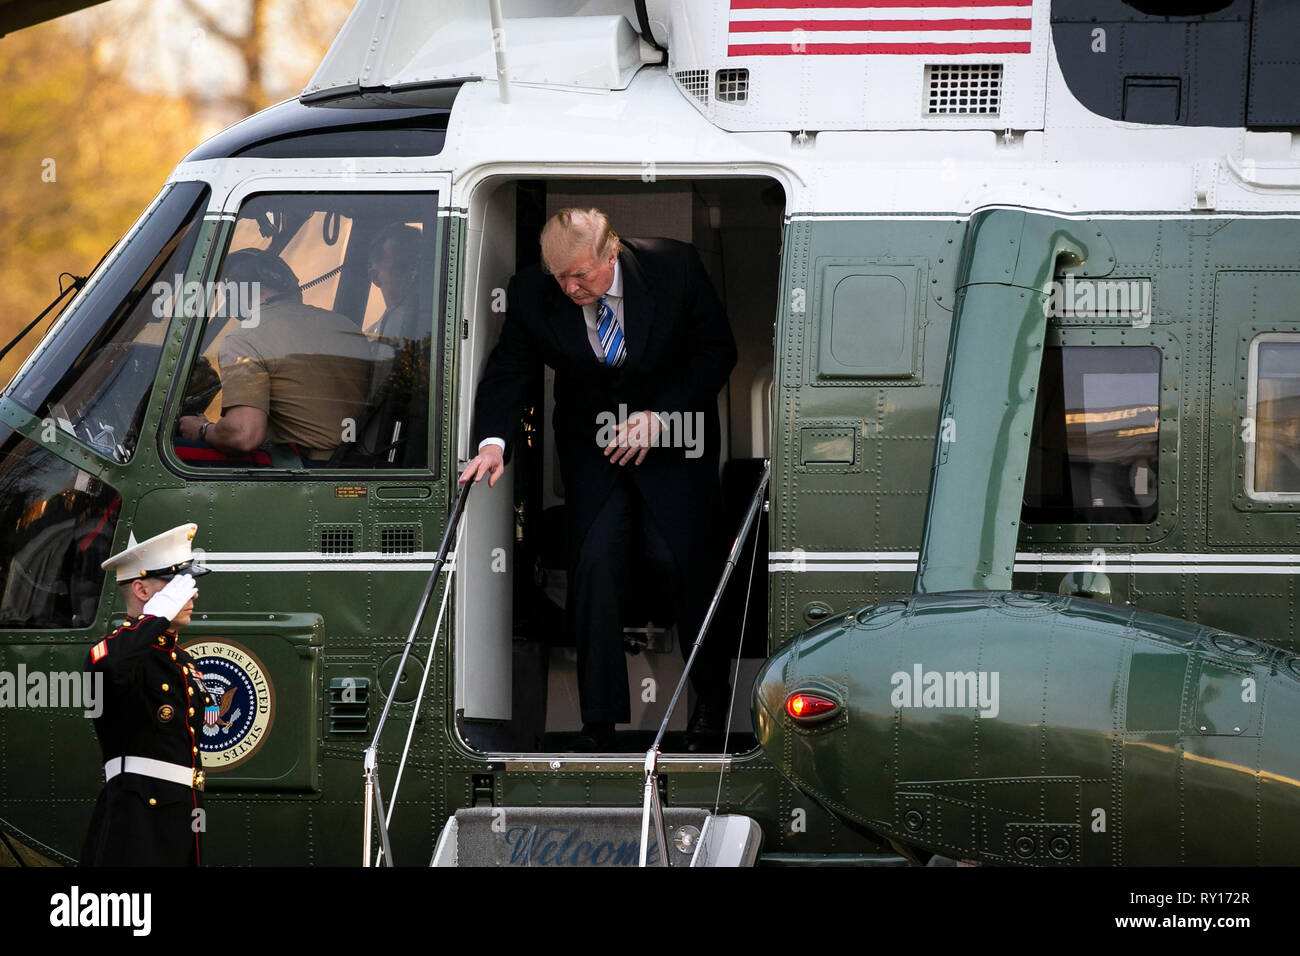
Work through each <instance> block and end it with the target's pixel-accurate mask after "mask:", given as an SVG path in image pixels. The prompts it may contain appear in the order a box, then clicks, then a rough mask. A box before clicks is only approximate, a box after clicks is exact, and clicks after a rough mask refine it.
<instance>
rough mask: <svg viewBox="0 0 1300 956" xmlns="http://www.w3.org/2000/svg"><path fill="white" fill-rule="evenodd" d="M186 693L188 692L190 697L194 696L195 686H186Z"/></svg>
mask: <svg viewBox="0 0 1300 956" xmlns="http://www.w3.org/2000/svg"><path fill="white" fill-rule="evenodd" d="M185 693H186V694H188V695H189V696H190V697H193V696H194V688H193V687H186V688H185Z"/></svg>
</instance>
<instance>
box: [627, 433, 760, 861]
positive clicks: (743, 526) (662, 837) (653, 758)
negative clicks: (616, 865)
mask: <svg viewBox="0 0 1300 956" xmlns="http://www.w3.org/2000/svg"><path fill="white" fill-rule="evenodd" d="M771 473H772V462H771V460H770V459H766V458H765V459H764V460H763V473H762V475H760V476H759V479H758V487H757V488H755V489H754V496H753V498H751V499H750V502H749V508H748V509H746V511H745V518H744V520H743V521H741V523H740V531H739V533H738V534H737V535H736V540H735V541H733V542H732V544H731V553H730V554H728V555H727V563H726V564H725V565H723V568H722V578H721V580H719V581H718V586H717V588H716V589H715V590H714V592H713V600H712V601H710V602H709V610H708V612H707V613H706V614H705V615H704V621H703V623H701V624H700V631H699V634H697V635H696V637H695V643H694V644H693V645H691V654H690V656H689V657H688V658H687V659H686V666H685V668H683V669H682V676H681V679H680V680H679V681H678V682H677V688H676V689H675V690H674V691H673V696H672V700H670V701H669V702H668V709H667V710H666V711H665V712H664V719H663V721H662V722H661V723H660V725H659V732H658V733H657V734H655V739H654V743H652V744H651V745H650V749H649V750H647V751H646V755H645V789H644V792H643V793H642V797H641V847H640V858H639V861H638V864H637V865H638V866H645V865H646V857H647V854H648V853H649V848H650V840H649V837H650V819H651V817H652V816H653V817H654V823H655V835H656V836H657V837H658V839H659V848H660V852H659V861H660V865H661V866H667V865H668V847H667V835H666V833H665V832H664V817H663V807H662V806H661V805H660V803H659V788H658V786H657V780H658V776H659V746H660V744H662V743H663V739H664V734H666V733H667V732H668V723H669V721H671V720H672V717H673V711H674V709H676V707H677V701H678V699H679V698H680V697H681V696H682V691H683V690H684V689H685V688H686V681H687V680H688V679H689V678H690V675H691V667H692V666H693V665H694V664H695V655H697V654H698V653H699V652H700V646H701V645H702V644H703V643H704V635H705V633H706V632H707V631H708V630H709V625H710V624H711V623H713V615H714V614H715V613H716V612H717V610H718V604H719V602H720V601H721V600H722V592H723V591H724V590H726V587H727V581H729V580H730V579H731V572H732V571H734V570H735V568H736V560H737V559H738V558H739V557H740V549H741V547H742V546H743V545H744V543H745V539H746V538H748V537H749V529H750V528H751V527H753V524H754V519H755V517H756V516H757V515H758V510H759V508H760V507H762V504H763V496H764V493H765V492H766V491H767V482H768V478H769V477H770V476H771ZM751 573H752V571H751Z"/></svg>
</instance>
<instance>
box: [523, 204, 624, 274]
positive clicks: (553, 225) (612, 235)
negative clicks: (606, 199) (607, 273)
mask: <svg viewBox="0 0 1300 956" xmlns="http://www.w3.org/2000/svg"><path fill="white" fill-rule="evenodd" d="M618 249H619V239H618V233H616V232H615V231H614V228H613V227H612V226H611V225H610V224H609V217H608V216H606V215H605V214H604V213H603V212H601V211H600V210H599V209H597V208H595V207H594V206H593V207H591V208H588V209H577V208H573V207H570V208H568V209H561V210H560V211H559V212H557V213H556V214H555V215H553V216H552V217H551V218H550V219H548V220H546V225H545V226H543V227H542V268H543V269H545V270H546V271H547V272H552V273H553V272H555V268H556V266H559V267H561V268H563V267H564V266H566V265H568V264H569V263H571V262H573V261H574V260H575V259H577V258H578V257H579V256H581V255H582V254H583V253H584V252H591V253H592V254H593V255H594V256H595V257H596V258H597V259H598V260H600V259H607V258H609V257H610V256H613V255H617V254H618Z"/></svg>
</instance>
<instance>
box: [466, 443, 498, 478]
mask: <svg viewBox="0 0 1300 956" xmlns="http://www.w3.org/2000/svg"><path fill="white" fill-rule="evenodd" d="M505 470H506V462H505V454H504V453H503V452H502V451H501V449H500V448H498V447H497V446H496V445H490V444H489V445H484V446H483V447H482V448H480V449H479V450H478V454H477V455H475V456H474V457H473V458H471V459H470V461H469V464H468V465H466V466H465V470H464V471H462V472H461V473H460V483H461V484H464V483H465V482H467V481H478V480H479V479H480V478H482V477H483V476H484V475H487V476H488V487H489V488H492V487H495V486H496V483H497V481H498V480H499V479H500V478H501V476H502V474H504V473H505Z"/></svg>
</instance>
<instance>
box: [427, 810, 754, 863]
mask: <svg viewBox="0 0 1300 956" xmlns="http://www.w3.org/2000/svg"><path fill="white" fill-rule="evenodd" d="M663 818H664V830H665V833H666V837H667V839H666V851H665V849H664V848H661V847H660V845H659V840H658V838H657V836H655V835H654V834H653V833H652V835H651V837H650V840H651V842H650V847H649V851H648V852H647V854H646V856H647V865H649V866H664V865H667V866H721V867H732V866H753V865H754V863H755V861H756V860H757V859H758V851H759V847H760V845H761V843H762V831H761V830H760V829H759V826H758V823H756V822H755V821H754V820H752V819H750V818H749V817H745V816H739V815H735V814H713V813H710V812H709V811H708V810H697V809H690V808H683V807H666V808H664V811H663ZM640 839H641V808H640V807H470V808H468V809H464V810H457V811H456V813H455V815H454V816H452V817H451V818H449V819H448V820H447V825H446V826H445V827H443V830H442V835H441V836H440V837H439V838H438V845H437V848H436V849H435V850H434V852H433V860H432V861H431V862H430V864H429V865H430V866H540V867H618V866H631V867H635V866H637V865H638V861H639V858H640V848H641V845H640Z"/></svg>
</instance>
